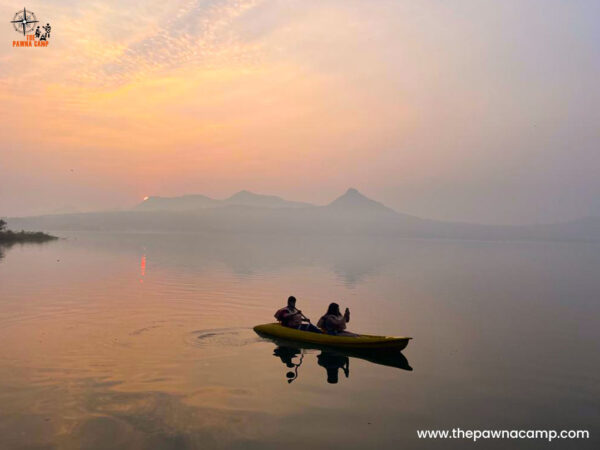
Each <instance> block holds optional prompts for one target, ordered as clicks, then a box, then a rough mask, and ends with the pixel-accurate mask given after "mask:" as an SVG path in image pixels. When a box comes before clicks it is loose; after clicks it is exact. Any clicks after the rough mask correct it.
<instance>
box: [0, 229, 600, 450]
mask: <svg viewBox="0 0 600 450" xmlns="http://www.w3.org/2000/svg"><path fill="white" fill-rule="evenodd" d="M55 234H58V235H59V236H61V237H64V239H61V240H59V241H56V242H50V243H47V244H43V245H38V244H28V245H16V246H13V247H11V248H4V249H2V256H1V259H0V342H1V343H2V344H1V346H0V405H1V408H0V448H2V449H161V450H162V449H196V448H202V449H205V448H208V449H210V448H216V449H221V448H222V449H242V448H243V449H282V448H290V449H305V448H307V447H312V448H324V449H331V448H333V447H338V448H344V449H366V448H382V449H398V448H410V449H413V448H416V449H421V448H423V449H428V448H444V449H447V448H456V449H459V448H460V449H463V448H475V447H477V448H498V449H504V448H549V447H552V448H578V449H582V448H599V444H600V440H599V438H598V431H599V426H598V425H599V424H600V244H599V243H583V242H476V241H441V240H440V241H435V240H403V239H397V240H393V239H378V238H366V237H365V238H360V237H356V238H352V237H324V236H321V237H316V236H293V237H290V236H285V235H277V236H267V235H228V234H194V233H190V234H160V233H156V234H152V233H148V234H125V233H122V234H111V233H91V232H89V233H74V232H69V233H60V232H57V233H55ZM289 295H294V296H296V297H297V299H298V304H297V306H298V307H299V308H300V309H301V310H302V311H303V312H304V314H306V315H308V316H309V317H310V318H312V320H313V322H316V321H317V320H318V318H319V317H320V316H321V315H322V314H324V313H325V310H326V308H327V305H328V304H329V303H330V302H332V301H335V302H338V303H339V304H340V305H341V307H342V309H343V308H345V307H346V306H347V307H349V308H350V310H351V313H352V316H351V321H350V323H349V324H348V329H349V330H351V331H359V332H365V333H371V334H388V335H403V336H412V337H413V338H414V339H413V340H412V341H411V342H410V344H409V345H408V347H407V348H406V349H405V350H403V352H402V354H398V355H396V359H394V360H393V361H390V360H379V361H378V360H377V359H376V358H375V361H370V360H368V359H366V358H363V357H360V355H358V356H357V355H351V354H350V355H349V354H344V353H343V352H340V353H336V352H330V351H327V350H322V349H314V348H312V349H311V348H301V347H294V346H293V345H291V346H290V345H288V346H280V345H277V344H276V343H274V342H272V341H269V340H266V339H263V338H260V337H259V336H257V335H256V334H255V333H254V332H253V330H252V327H253V326H254V325H257V324H260V323H266V322H271V321H273V320H274V319H273V314H274V312H275V311H276V310H277V309H278V308H280V307H282V306H284V305H285V302H286V299H287V297H288V296H289ZM386 364H387V365H386ZM451 428H461V429H463V430H475V429H480V430H484V429H499V430H502V429H518V430H522V429H525V430H528V429H542V430H563V429H565V430H589V431H590V433H591V437H590V439H580V440H568V439H563V440H555V441H553V442H552V443H551V444H549V443H548V442H547V441H546V440H544V439H524V440H491V439H489V440H479V441H478V442H477V443H473V442H472V441H470V440H468V439H454V440H452V439H446V440H441V439H438V440H432V439H419V438H418V437H417V430H427V429H451Z"/></svg>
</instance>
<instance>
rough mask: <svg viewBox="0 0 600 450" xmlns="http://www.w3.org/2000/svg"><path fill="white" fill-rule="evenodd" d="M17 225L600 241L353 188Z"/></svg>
mask: <svg viewBox="0 0 600 450" xmlns="http://www.w3.org/2000/svg"><path fill="white" fill-rule="evenodd" d="M8 223H9V227H11V228H12V229H25V230H32V229H42V230H45V231H61V230H95V231H127V232H146V231H175V232H227V233H277V234H316V235H348V234H350V235H352V234H361V235H374V236H386V237H403V238H436V239H479V240H522V239H532V240H547V239H550V240H586V241H597V240H600V218H598V217H588V218H583V219H579V220H575V221H571V222H564V223H555V224H541V225H518V226H516V225H515V226H505V225H480V224H471V223H458V222H443V221H437V220H429V219H422V218H419V217H416V216H411V215H408V214H402V213H399V212H396V211H394V210H393V209H391V208H389V207H387V206H385V205H383V204H382V203H380V202H377V201H375V200H372V199H369V198H367V197H365V196H364V195H362V194H361V193H360V192H358V191H357V190H356V189H353V188H350V189H348V190H347V191H346V192H345V193H344V194H343V195H341V196H340V197H338V198H336V199H335V200H333V201H332V202H331V203H329V204H327V205H324V206H317V205H313V204H310V203H303V202H295V201H289V200H285V199H283V198H281V197H277V196H273V195H260V194H255V193H252V192H249V191H245V190H244V191H240V192H238V193H236V194H234V195H232V196H231V197H229V198H226V199H223V200H218V199H213V198H210V197H207V196H204V195H185V196H180V197H147V198H146V199H145V200H144V201H143V202H141V203H140V204H138V205H135V206H134V207H133V208H131V209H130V210H125V211H110V212H94V213H78V214H55V215H45V216H37V217H21V218H9V219H8Z"/></svg>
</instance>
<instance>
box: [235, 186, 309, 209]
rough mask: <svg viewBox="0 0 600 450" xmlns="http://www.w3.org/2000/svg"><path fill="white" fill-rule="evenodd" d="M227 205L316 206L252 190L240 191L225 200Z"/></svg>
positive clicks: (263, 206) (265, 206)
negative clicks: (256, 192)
mask: <svg viewBox="0 0 600 450" xmlns="http://www.w3.org/2000/svg"><path fill="white" fill-rule="evenodd" d="M223 203H225V204H226V205H238V206H256V207H260V208H306V207H314V205H311V204H310V203H303V202H292V201H289V200H284V199H282V198H281V197H277V196H275V195H261V194H255V193H254V192H250V191H246V190H244V191H240V192H238V193H236V194H233V195H232V196H231V197H229V198H228V199H225V200H223Z"/></svg>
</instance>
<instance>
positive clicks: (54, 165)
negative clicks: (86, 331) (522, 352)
mask: <svg viewBox="0 0 600 450" xmlns="http://www.w3.org/2000/svg"><path fill="white" fill-rule="evenodd" d="M23 6H26V7H27V9H28V10H31V11H34V12H35V13H36V15H37V17H38V18H39V19H40V20H42V21H44V22H49V23H51V25H52V37H51V40H50V45H49V47H48V48H45V49H15V48H12V47H11V45H10V44H11V42H12V40H14V39H17V38H18V34H17V33H15V31H14V30H13V28H12V26H11V25H10V24H9V23H8V22H9V21H10V20H11V18H12V17H13V15H14V13H15V11H16V10H17V9H19V8H22V7H23ZM599 13H600V4H599V3H598V2H592V1H581V2H562V1H557V0H550V1H533V0H532V1H514V0H510V1H504V2H491V1H474V0H473V1H456V2H452V3H451V4H450V3H443V2H436V1H423V2H418V3H417V2H409V3H400V2H392V1H380V2H367V1H358V0H357V1H339V0H338V1H335V0H326V1H320V2H305V1H304V2H300V1H270V2H266V1H260V0H255V1H252V0H210V1H179V0H176V1H173V2H157V1H155V0H151V1H149V2H145V3H144V4H138V3H132V2H117V1H116V0H115V1H102V2H94V3H78V2H57V1H55V0H52V1H44V2H42V1H39V0H35V1H29V2H27V4H26V5H21V4H15V3H13V2H9V1H7V0H0V14H1V15H2V17H5V18H6V21H5V26H3V27H0V37H1V39H2V42H4V43H5V45H4V46H2V47H1V48H0V67H1V70H0V99H1V101H2V103H3V107H2V112H1V113H0V118H1V119H2V120H1V121H0V133H2V136H3V139H2V142H1V144H0V177H1V179H2V183H1V184H0V216H2V217H14V216H28V215H37V214H46V213H56V212H61V211H68V210H80V211H98V210H107V209H113V208H121V209H122V208H129V207H132V206H134V205H135V204H137V203H139V202H141V201H142V199H143V198H144V197H145V196H179V195H185V194H203V195H207V196H209V197H212V198H217V199H222V198H226V197H228V196H230V195H232V194H233V193H235V192H238V191H240V190H249V191H252V192H256V193H260V194H265V195H277V196H280V197H282V198H284V199H287V200H293V201H300V202H309V203H314V204H319V205H324V204H327V203H329V202H331V201H332V200H333V199H335V198H336V197H338V196H339V195H341V194H343V193H344V192H345V191H346V189H348V188H349V187H354V188H356V189H358V190H359V191H360V192H361V193H363V194H364V195H366V196H367V197H369V198H372V199H374V200H377V201H379V202H382V203H383V204H385V205H387V206H389V207H391V208H393V209H394V210H396V211H398V212H402V213H406V214H412V215H415V216H418V217H423V218H430V219H438V220H448V221H465V222H474V223H490V224H522V223H548V222H559V221H566V220H571V219H576V218H580V217H585V216H600V197H599V196H598V195H597V193H598V192H600V177H599V176H598V168H599V167H600V153H599V152H598V150H599V145H598V144H599V142H600V127H598V123H600V109H599V108H598V105H599V104H600V89H599V88H598V85H597V80H598V79H599V77H600V44H599V43H600V28H599V27H598V26H597V24H596V22H597V17H598V15H599Z"/></svg>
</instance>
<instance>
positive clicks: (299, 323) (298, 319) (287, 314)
mask: <svg viewBox="0 0 600 450" xmlns="http://www.w3.org/2000/svg"><path fill="white" fill-rule="evenodd" d="M275 318H276V319H277V321H278V322H279V323H281V325H283V326H284V327H289V328H296V329H297V330H302V331H311V332H313V333H321V330H319V329H318V328H317V327H315V326H314V325H313V324H312V323H310V320H309V319H308V317H306V316H305V315H304V314H302V311H300V310H299V309H296V297H294V296H293V295H292V296H290V297H288V301H287V306H286V307H284V308H281V309H280V310H278V311H277V312H276V313H275ZM303 322H307V323H303Z"/></svg>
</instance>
